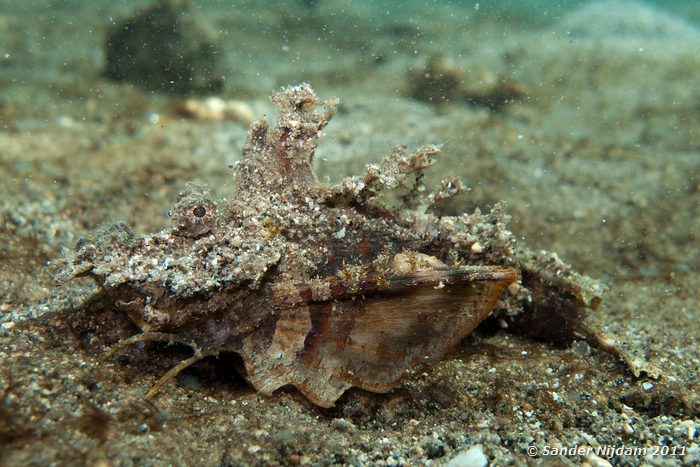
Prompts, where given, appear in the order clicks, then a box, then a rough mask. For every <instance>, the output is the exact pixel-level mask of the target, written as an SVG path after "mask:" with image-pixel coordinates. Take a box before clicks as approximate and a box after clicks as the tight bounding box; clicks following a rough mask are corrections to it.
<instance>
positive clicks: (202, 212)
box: [192, 206, 207, 218]
mask: <svg viewBox="0 0 700 467" xmlns="http://www.w3.org/2000/svg"><path fill="white" fill-rule="evenodd" d="M192 214H194V215H195V217H200V218H201V217H204V216H206V215H207V208H205V207H204V206H197V207H195V208H194V209H192Z"/></svg>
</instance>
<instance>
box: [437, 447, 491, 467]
mask: <svg viewBox="0 0 700 467" xmlns="http://www.w3.org/2000/svg"><path fill="white" fill-rule="evenodd" d="M488 464H489V460H488V459H487V458H486V455H485V454H484V448H483V447H481V445H480V444H477V445H475V446H472V447H470V448H469V449H467V450H464V451H461V452H460V453H459V454H457V455H456V456H455V457H453V458H452V460H451V461H450V462H448V463H447V467H486V466H487V465H488Z"/></svg>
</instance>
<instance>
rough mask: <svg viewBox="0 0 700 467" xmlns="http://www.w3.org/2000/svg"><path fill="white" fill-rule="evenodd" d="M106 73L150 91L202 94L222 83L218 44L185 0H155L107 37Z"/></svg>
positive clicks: (220, 57) (206, 25) (210, 91)
mask: <svg viewBox="0 0 700 467" xmlns="http://www.w3.org/2000/svg"><path fill="white" fill-rule="evenodd" d="M106 60H107V67H106V70H105V75H106V76H107V78H109V79H111V80H114V81H123V82H127V83H132V84H135V85H137V86H140V87H143V88H145V89H147V90H150V91H162V92H168V93H174V94H192V93H195V94H207V93H213V92H217V91H220V90H221V89H222V88H223V84H224V76H223V74H222V70H223V66H222V61H223V53H222V47H221V45H220V43H219V41H218V40H217V37H216V35H215V34H214V32H213V30H212V29H211V27H210V26H209V25H208V23H207V22H206V21H205V20H204V19H203V18H202V17H201V16H200V15H199V14H197V13H196V12H195V11H193V9H192V8H191V7H190V2H189V1H188V0H158V1H156V3H155V4H154V5H152V6H151V7H149V8H147V9H145V10H143V11H141V12H139V13H137V14H135V15H134V16H131V17H129V18H126V19H124V20H122V21H120V22H118V23H117V24H116V26H115V27H114V28H113V29H112V30H111V31H110V33H109V34H108V36H107V43H106Z"/></svg>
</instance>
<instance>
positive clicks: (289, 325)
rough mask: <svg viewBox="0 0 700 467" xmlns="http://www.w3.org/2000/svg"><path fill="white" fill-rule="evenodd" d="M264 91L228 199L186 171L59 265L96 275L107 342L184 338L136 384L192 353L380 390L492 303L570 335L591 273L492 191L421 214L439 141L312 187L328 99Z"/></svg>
mask: <svg viewBox="0 0 700 467" xmlns="http://www.w3.org/2000/svg"><path fill="white" fill-rule="evenodd" d="M272 101H273V102H274V103H275V104H276V105H277V107H278V114H279V115H278V122H277V127H276V128H273V129H270V128H269V127H268V122H267V120H266V119H262V120H258V121H256V122H255V123H254V124H253V125H252V128H251V130H250V133H249V136H248V140H247V143H246V144H245V147H244V148H243V157H242V159H241V160H240V161H239V162H238V163H237V165H236V167H235V190H234V192H233V194H232V195H231V196H230V197H228V198H227V199H224V200H220V201H218V202H217V201H215V200H213V199H212V198H211V197H210V195H209V193H208V192H207V190H206V187H204V186H200V185H195V184H188V185H187V187H186V189H185V190H184V191H183V192H182V193H181V194H180V196H178V201H177V204H176V205H175V206H174V208H173V210H172V211H171V216H172V219H173V226H172V229H169V230H166V231H162V232H160V233H156V234H153V235H148V236H145V237H136V236H135V235H134V234H133V233H132V232H131V230H130V229H129V228H128V227H127V226H126V225H124V224H117V225H115V226H113V227H111V228H109V229H107V230H106V231H103V232H101V233H99V234H98V235H97V236H96V238H95V239H94V240H81V241H80V242H79V243H78V245H77V251H76V253H75V254H74V255H72V256H70V257H69V258H67V259H66V264H65V265H64V268H63V272H62V276H63V278H64V279H69V278H73V277H80V276H87V277H91V278H93V279H94V280H95V281H96V282H97V283H98V284H99V285H100V286H101V287H102V289H103V290H104V292H106V293H107V294H108V295H109V296H110V297H112V299H113V300H114V303H115V305H116V307H118V308H119V309H121V310H123V311H124V312H125V313H127V314H128V316H129V317H130V318H131V320H132V321H133V322H134V323H136V325H137V326H138V327H139V328H140V329H141V330H142V333H141V334H138V335H136V336H133V337H132V338H129V339H126V340H124V341H122V342H120V343H119V344H118V345H117V346H116V347H114V349H113V351H118V350H120V349H123V348H125V347H126V346H128V345H129V344H132V343H136V342H145V341H162V342H177V343H181V344H185V345H188V346H190V347H191V348H192V349H193V351H194V355H193V356H192V357H191V358H188V359H186V360H184V361H183V362H181V363H180V364H178V365H176V366H175V367H174V368H172V369H171V370H170V371H168V373H166V375H164V376H163V377H162V378H161V379H160V380H159V381H158V382H157V383H156V384H155V386H154V387H153V389H152V390H151V391H150V392H149V395H150V394H152V393H154V392H155V391H156V390H157V389H158V388H160V387H161V386H162V385H163V384H164V383H165V382H167V381H168V380H169V379H171V378H172V377H174V376H175V375H176V374H177V373H178V372H180V371H181V370H183V369H184V368H186V367H187V366H189V365H191V364H193V363H195V362H197V361H199V360H201V359H202V358H205V357H207V356H212V355H214V356H215V355H218V354H219V353H221V352H235V353H237V354H239V355H240V356H241V358H242V360H243V364H244V367H245V377H246V378H247V380H248V381H249V382H250V384H251V385H252V386H253V387H255V388H256V389H258V390H259V391H261V392H262V393H264V394H271V393H272V392H273V391H275V390H276V389H277V388H279V387H281V386H285V385H294V386H296V387H297V388H298V389H299V390H300V391H301V392H302V393H303V394H304V395H305V396H306V397H307V398H308V399H309V400H311V401H312V402H313V403H315V404H317V405H319V406H323V407H329V406H332V405H333V404H334V403H335V401H336V400H337V399H338V398H339V397H340V396H341V395H342V394H343V393H344V392H345V391H346V390H347V389H348V388H350V387H353V386H356V387H359V388H363V389H365V390H369V391H374V392H386V391H389V390H390V389H391V388H392V387H394V386H395V385H396V384H397V382H398V381H399V379H400V378H401V376H402V375H403V374H404V372H405V371H406V369H408V368H409V367H412V366H415V365H417V364H424V363H429V362H432V361H436V360H438V359H440V358H441V357H442V356H443V355H444V354H445V353H446V352H448V351H449V350H450V349H452V348H453V347H454V346H455V345H457V344H458V343H459V342H460V341H461V340H462V339H463V338H464V337H465V336H467V335H468V334H469V333H471V332H472V331H473V330H474V329H475V328H476V326H477V325H478V324H479V323H481V322H482V321H483V320H484V319H485V318H486V317H487V316H488V315H489V314H490V313H491V312H492V310H493V309H494V308H498V309H499V313H500V314H501V316H506V317H508V318H509V319H515V318H517V317H518V316H522V315H524V314H525V316H527V319H523V320H522V322H523V323H525V324H526V326H525V328H532V329H534V330H536V332H537V333H541V332H544V331H543V329H545V328H546V327H547V326H548V328H549V329H550V330H549V332H550V334H552V335H555V336H556V337H557V338H569V339H571V340H573V339H581V338H582V337H581V335H580V333H581V332H585V329H584V327H583V326H581V321H582V319H583V316H584V314H585V311H586V309H588V308H593V307H595V306H596V305H597V303H598V302H599V300H600V292H601V290H600V288H599V287H598V285H597V284H596V283H595V282H594V281H592V280H591V279H588V278H584V277H582V276H579V275H578V274H576V273H575V272H574V271H573V270H572V269H571V268H570V267H569V266H567V265H565V264H564V263H563V262H561V261H560V260H559V259H558V258H557V257H556V255H554V254H548V253H546V252H542V253H538V254H534V253H528V252H527V251H526V250H525V249H523V248H522V247H518V248H516V245H515V238H514V237H513V235H512V234H511V232H510V231H509V230H508V228H507V225H506V221H507V216H506V215H505V214H504V213H503V209H502V206H500V205H496V206H495V207H494V208H493V209H492V210H491V211H490V212H489V213H485V214H483V213H481V212H480V211H479V210H476V211H475V212H474V213H472V214H462V215H459V216H439V215H436V214H435V213H433V207H434V205H435V203H436V202H438V201H440V200H442V199H445V198H446V197H449V196H452V195H454V194H457V193H460V192H462V191H463V190H464V187H463V186H462V185H461V183H460V182H459V181H458V180H455V179H448V180H445V181H443V182H442V184H441V187H440V190H439V191H438V192H437V193H431V194H425V193H426V192H427V190H425V189H424V187H423V186H422V180H423V171H424V170H426V169H428V168H429V167H430V166H431V165H432V164H433V163H434V156H436V154H437V153H438V149H437V147H435V146H433V145H427V146H423V147H421V148H419V149H418V150H416V151H415V152H413V153H409V152H408V151H407V150H406V148H405V147H399V148H396V149H395V150H394V151H393V152H392V153H391V154H390V155H389V156H388V157H387V158H386V159H385V160H384V161H383V163H382V164H381V165H376V164H370V165H367V166H366V167H365V169H364V172H363V173H362V175H360V176H355V177H350V178H346V179H345V180H343V181H342V182H340V183H339V184H337V185H333V186H325V185H323V184H321V183H319V182H318V181H317V179H316V177H315V175H314V173H313V171H312V168H311V167H312V159H313V157H314V152H315V149H316V143H317V139H318V138H319V136H320V135H321V131H322V129H323V128H324V127H325V126H326V125H327V124H328V123H329V121H330V120H331V118H332V116H333V109H334V107H335V106H336V104H337V103H336V102H334V101H320V100H319V99H318V98H317V97H316V94H315V93H314V91H313V90H312V89H311V88H310V87H309V86H308V85H306V84H302V85H299V86H294V87H289V88H286V89H283V90H281V91H280V92H277V93H275V94H274V95H273V96H272ZM396 190H403V191H404V192H407V193H408V195H404V196H403V197H400V198H401V199H403V200H404V201H405V203H406V206H404V207H403V208H394V209H391V210H390V209H388V208H387V207H385V206H384V205H383V204H382V202H381V199H382V196H384V195H386V194H387V193H388V192H392V191H396ZM542 321H544V322H546V323H547V326H543V325H542ZM579 328H581V329H584V331H580V330H579Z"/></svg>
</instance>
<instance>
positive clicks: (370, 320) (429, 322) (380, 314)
mask: <svg viewBox="0 0 700 467" xmlns="http://www.w3.org/2000/svg"><path fill="white" fill-rule="evenodd" d="M517 277H518V273H517V272H516V271H514V270H511V269H505V268H500V267H482V266H479V267H465V268H460V269H452V270H427V271H419V272H416V273H413V274H410V275H407V276H401V277H393V278H390V279H389V280H388V282H387V283H386V284H385V285H382V284H380V283H378V282H374V279H370V280H369V282H370V283H369V284H366V287H363V290H364V291H365V292H364V294H363V295H354V296H351V295H343V294H342V291H341V294H340V296H342V297H343V298H342V299H340V300H331V301H324V302H314V301H302V302H300V303H299V304H296V305H293V306H290V307H288V308H287V309H285V310H283V311H282V312H281V313H280V316H279V319H278V320H277V325H276V326H277V327H276V330H275V334H274V336H273V339H272V344H271V345H270V346H269V347H268V349H267V350H266V351H265V352H264V353H262V354H258V355H256V356H254V357H253V358H246V356H244V360H246V367H247V369H248V371H249V380H250V382H251V384H253V386H254V387H255V388H256V389H258V390H260V391H261V392H263V393H270V392H272V391H274V390H275V389H277V388H278V387H280V386H283V385H285V384H293V385H294V386H296V387H297V388H298V389H299V390H300V391H301V392H303V393H304V395H305V396H306V397H307V398H309V399H310V400H311V401H312V402H314V403H315V404H317V405H320V406H322V407H330V406H332V405H333V404H334V403H335V401H336V400H337V399H338V398H339V397H340V395H342V393H343V392H345V391H346V390H347V389H348V388H350V387H351V386H356V387H359V388H362V389H366V390H369V391H374V392H386V391H388V390H389V389H391V388H392V387H393V386H395V385H396V383H397V382H398V380H399V379H400V378H401V376H402V375H403V373H404V372H405V371H406V369H407V368H409V367H410V366H412V365H416V364H419V363H425V362H430V361H434V360H437V359H439V358H440V357H442V356H443V355H444V354H445V353H447V352H448V351H449V350H451V349H452V348H453V347H454V346H455V345H456V344H457V343H459V342H460V340H461V339H463V338H464V337H465V336H466V335H468V334H469V333H471V332H472V331H473V330H474V328H476V326H477V325H478V324H479V323H480V322H481V321H483V320H484V319H485V318H486V317H487V316H488V315H489V313H490V312H491V310H492V309H493V307H494V306H495V304H496V302H497V300H498V298H499V296H500V295H501V292H502V291H503V289H504V288H505V287H506V286H507V285H508V284H510V283H511V282H513V281H514V280H516V279H517ZM300 293H301V295H302V296H304V295H306V294H304V290H303V287H301V290H300Z"/></svg>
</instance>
